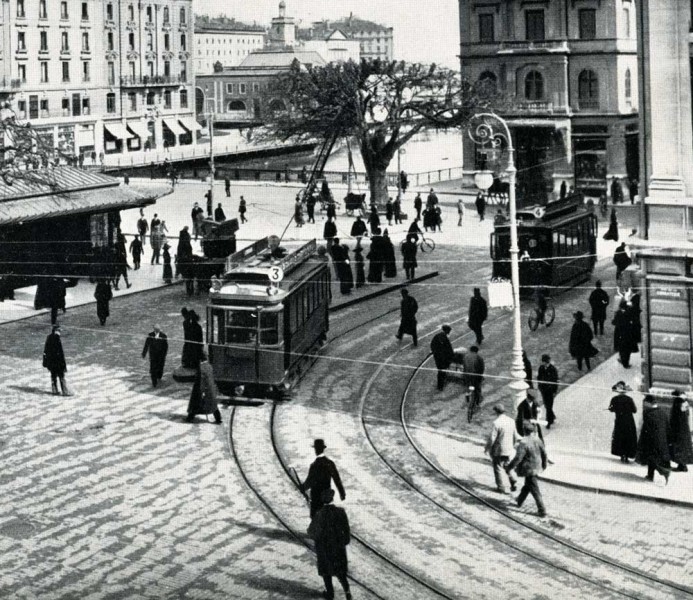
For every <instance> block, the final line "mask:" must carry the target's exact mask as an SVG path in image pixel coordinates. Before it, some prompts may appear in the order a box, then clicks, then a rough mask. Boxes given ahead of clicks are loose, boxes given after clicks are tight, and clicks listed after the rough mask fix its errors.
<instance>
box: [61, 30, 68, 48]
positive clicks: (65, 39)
mask: <svg viewBox="0 0 693 600" xmlns="http://www.w3.org/2000/svg"><path fill="white" fill-rule="evenodd" d="M60 50H61V51H62V52H69V51H70V38H69V37H68V35H67V31H63V32H61V34H60Z"/></svg>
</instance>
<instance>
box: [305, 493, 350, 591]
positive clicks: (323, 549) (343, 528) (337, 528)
mask: <svg viewBox="0 0 693 600" xmlns="http://www.w3.org/2000/svg"><path fill="white" fill-rule="evenodd" d="M333 500H334V490H332V489H331V488H328V489H326V490H324V491H323V492H322V502H323V507H322V508H321V509H320V510H319V511H318V512H317V514H316V515H315V517H314V518H313V520H312V521H311V523H310V526H309V527H308V535H309V536H310V537H311V538H312V539H313V540H315V554H316V555H317V558H318V575H320V576H321V577H322V580H323V582H324V583H325V591H324V592H323V597H324V598H328V599H329V600H332V599H333V598H334V586H333V585H332V577H336V578H337V579H338V580H339V583H340V584H341V585H342V589H343V590H344V594H345V596H346V598H347V600H351V592H350V591H349V580H348V579H347V572H348V570H349V569H348V561H347V552H346V547H347V545H348V544H349V541H350V540H351V531H350V529H349V519H348V518H347V515H346V511H345V510H344V509H343V508H340V507H337V506H335V505H334V504H332V501H333Z"/></svg>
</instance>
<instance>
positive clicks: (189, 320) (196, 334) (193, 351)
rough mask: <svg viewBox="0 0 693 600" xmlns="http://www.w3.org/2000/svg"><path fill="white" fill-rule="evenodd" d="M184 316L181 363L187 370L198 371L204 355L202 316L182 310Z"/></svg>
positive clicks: (192, 311)
mask: <svg viewBox="0 0 693 600" xmlns="http://www.w3.org/2000/svg"><path fill="white" fill-rule="evenodd" d="M181 315H182V316H183V339H184V340H185V341H184V343H183V353H182V356H181V363H182V365H183V367H185V368H186V369H197V366H198V365H199V364H200V357H201V355H202V345H203V339H204V338H203V336H202V326H201V325H200V316H199V315H198V314H197V313H196V312H195V311H194V310H187V309H186V308H183V309H182V310H181Z"/></svg>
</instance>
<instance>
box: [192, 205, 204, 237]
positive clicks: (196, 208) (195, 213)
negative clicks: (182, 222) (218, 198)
mask: <svg viewBox="0 0 693 600" xmlns="http://www.w3.org/2000/svg"><path fill="white" fill-rule="evenodd" d="M204 212H205V211H204V210H203V209H202V207H201V206H200V205H199V204H198V203H197V202H195V204H194V205H193V208H192V211H190V218H191V219H192V230H193V233H194V234H195V239H197V238H198V236H199V235H200V234H201V233H202V226H201V223H202V219H203V218H204Z"/></svg>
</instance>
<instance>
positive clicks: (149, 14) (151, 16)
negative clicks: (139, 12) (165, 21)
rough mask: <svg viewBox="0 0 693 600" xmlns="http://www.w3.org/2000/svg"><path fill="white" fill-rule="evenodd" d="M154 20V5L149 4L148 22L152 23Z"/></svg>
mask: <svg viewBox="0 0 693 600" xmlns="http://www.w3.org/2000/svg"><path fill="white" fill-rule="evenodd" d="M153 21H154V17H153V15H152V7H151V6H148V7H147V22H148V23H152V22H153Z"/></svg>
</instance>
